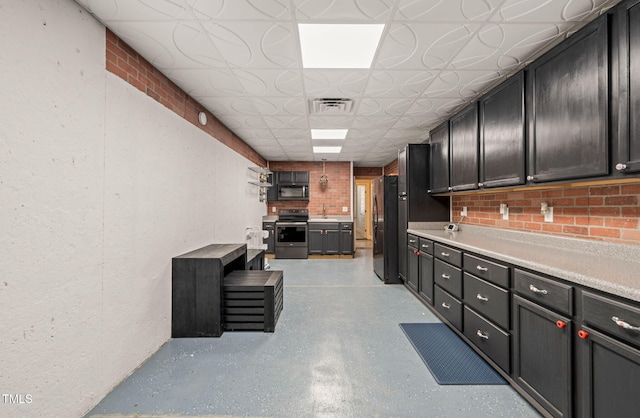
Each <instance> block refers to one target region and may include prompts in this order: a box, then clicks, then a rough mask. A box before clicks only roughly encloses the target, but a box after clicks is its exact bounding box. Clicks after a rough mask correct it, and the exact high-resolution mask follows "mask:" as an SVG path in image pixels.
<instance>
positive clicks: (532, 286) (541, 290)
mask: <svg viewBox="0 0 640 418" xmlns="http://www.w3.org/2000/svg"><path fill="white" fill-rule="evenodd" d="M529 290H531V291H532V292H533V293H540V294H541V295H546V294H547V293H549V292H547V290H546V289H538V288H537V287H535V286H534V285H532V284H530V285H529Z"/></svg>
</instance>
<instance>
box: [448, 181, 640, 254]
mask: <svg viewBox="0 0 640 418" xmlns="http://www.w3.org/2000/svg"><path fill="white" fill-rule="evenodd" d="M639 201H640V182H638V183H625V184H614V185H597V186H593V185H591V186H584V187H580V186H572V187H567V188H554V189H547V190H524V191H511V192H496V193H476V194H466V195H454V196H453V197H452V211H453V221H454V222H458V221H459V220H460V211H461V210H462V208H463V207H464V206H466V207H467V217H466V218H465V219H464V220H463V224H465V223H468V224H474V225H483V226H490V227H496V228H503V229H516V230H523V231H530V232H539V233H549V234H555V235H562V236H569V237H575V238H586V239H594V240H603V241H609V242H619V243H625V244H635V245H640V229H639V226H640V222H639V219H640V206H639V205H638V203H639ZM501 203H506V204H507V205H508V207H509V220H503V219H502V215H501V214H500V204H501ZM541 203H547V204H548V205H549V206H550V207H553V222H551V223H548V222H544V216H543V215H542V214H541V213H540V205H541Z"/></svg>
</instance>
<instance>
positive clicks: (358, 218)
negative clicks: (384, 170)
mask: <svg viewBox="0 0 640 418" xmlns="http://www.w3.org/2000/svg"><path fill="white" fill-rule="evenodd" d="M355 187H356V190H355V203H356V204H355V211H354V212H355V233H356V247H357V248H363V247H364V248H368V247H370V246H372V243H373V236H372V226H371V225H372V223H371V210H372V209H371V208H372V198H373V193H372V187H373V181H372V179H360V178H356V184H355Z"/></svg>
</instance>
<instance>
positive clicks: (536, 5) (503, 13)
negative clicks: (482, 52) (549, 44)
mask: <svg viewBox="0 0 640 418" xmlns="http://www.w3.org/2000/svg"><path fill="white" fill-rule="evenodd" d="M613 3H616V1H609V0H545V1H540V0H506V1H505V2H504V4H502V6H500V10H499V11H498V13H496V14H495V15H494V17H493V19H492V20H498V21H503V22H575V21H582V20H584V19H587V18H590V17H593V15H594V13H596V10H598V9H600V8H602V6H606V5H611V4H613Z"/></svg>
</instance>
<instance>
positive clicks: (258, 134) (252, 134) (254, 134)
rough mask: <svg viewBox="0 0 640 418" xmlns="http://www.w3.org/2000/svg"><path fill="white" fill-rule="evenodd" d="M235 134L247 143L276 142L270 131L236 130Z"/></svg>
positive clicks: (254, 129) (255, 129) (264, 129)
mask: <svg viewBox="0 0 640 418" xmlns="http://www.w3.org/2000/svg"><path fill="white" fill-rule="evenodd" d="M233 132H234V133H235V134H236V135H238V136H239V137H240V138H242V139H244V140H245V141H252V143H253V142H260V141H271V142H275V140H276V139H275V136H274V135H273V134H272V133H271V131H270V130H269V129H266V128H263V129H257V128H236V129H234V130H233Z"/></svg>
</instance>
